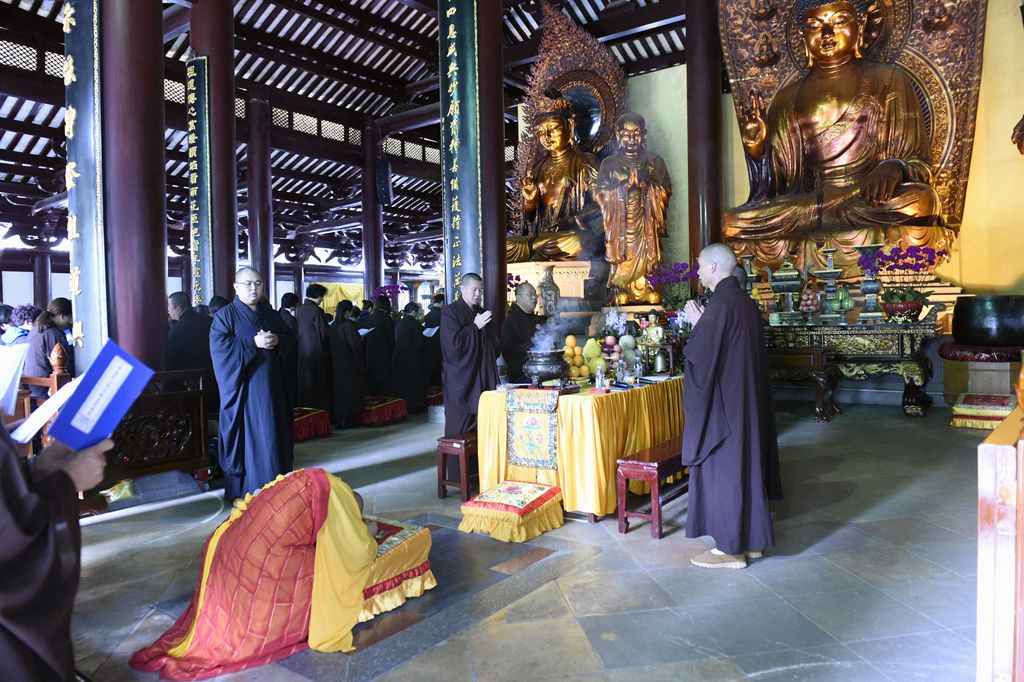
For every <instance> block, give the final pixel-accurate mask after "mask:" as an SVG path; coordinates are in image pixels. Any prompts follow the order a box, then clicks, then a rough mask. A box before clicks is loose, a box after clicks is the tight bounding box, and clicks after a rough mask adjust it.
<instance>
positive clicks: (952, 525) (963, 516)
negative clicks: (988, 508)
mask: <svg viewBox="0 0 1024 682" xmlns="http://www.w3.org/2000/svg"><path fill="white" fill-rule="evenodd" d="M924 519H925V520H926V521H928V522H929V523H934V524H935V525H936V526H941V527H942V528H946V529H948V530H951V531H953V532H955V533H960V535H963V536H965V537H969V538H976V537H978V510H977V508H975V509H969V510H965V511H958V512H945V513H941V514H928V515H926V516H925V517H924Z"/></svg>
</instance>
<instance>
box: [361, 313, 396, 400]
mask: <svg viewBox="0 0 1024 682" xmlns="http://www.w3.org/2000/svg"><path fill="white" fill-rule="evenodd" d="M359 328H360V329H366V330H367V331H366V333H365V334H364V336H363V347H364V348H365V349H366V353H365V358H364V363H365V364H364V366H365V367H366V393H367V395H375V396H388V397H394V396H393V394H392V392H391V358H392V356H393V355H394V354H395V323H394V322H392V321H391V299H389V298H388V297H387V296H383V295H381V296H378V297H377V300H376V301H374V303H373V312H371V313H370V314H369V315H367V316H366V317H364V318H363V319H362V320H361V321H360V323H359Z"/></svg>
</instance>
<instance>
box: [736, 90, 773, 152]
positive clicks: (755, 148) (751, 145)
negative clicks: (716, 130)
mask: <svg viewBox="0 0 1024 682" xmlns="http://www.w3.org/2000/svg"><path fill="white" fill-rule="evenodd" d="M763 111H764V106H763V104H762V102H761V98H760V97H758V96H757V95H756V94H754V95H751V96H750V106H748V107H744V108H743V116H742V118H741V119H740V140H741V141H742V142H743V148H744V149H745V150H746V151H747V154H749V155H750V156H751V157H753V158H754V159H761V158H762V157H764V152H765V142H766V141H767V139H768V124H767V123H766V122H765V120H764V113H763Z"/></svg>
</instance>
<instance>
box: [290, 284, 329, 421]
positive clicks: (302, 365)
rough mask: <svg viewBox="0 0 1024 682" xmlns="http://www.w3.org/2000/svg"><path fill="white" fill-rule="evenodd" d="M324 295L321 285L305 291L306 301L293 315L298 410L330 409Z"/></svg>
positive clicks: (325, 289)
mask: <svg viewBox="0 0 1024 682" xmlns="http://www.w3.org/2000/svg"><path fill="white" fill-rule="evenodd" d="M326 295H327V287H325V286H324V285H323V284H310V285H309V286H308V287H306V300H305V301H303V302H302V305H300V306H299V308H298V310H296V311H295V321H296V322H298V329H299V332H298V343H299V352H298V358H299V359H298V363H299V404H298V406H299V407H315V408H316V409H318V410H330V409H331V350H330V346H329V345H328V341H327V326H328V325H327V314H326V313H325V312H324V311H323V309H322V308H321V307H320V303H321V301H323V300H324V296H326Z"/></svg>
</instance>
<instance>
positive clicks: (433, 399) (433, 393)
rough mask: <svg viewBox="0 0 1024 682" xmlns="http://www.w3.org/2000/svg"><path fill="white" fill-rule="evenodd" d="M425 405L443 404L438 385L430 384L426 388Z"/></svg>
mask: <svg viewBox="0 0 1024 682" xmlns="http://www.w3.org/2000/svg"><path fill="white" fill-rule="evenodd" d="M427 405H428V406H430V405H444V397H443V396H442V395H441V387H440V386H431V387H430V388H428V389H427Z"/></svg>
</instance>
